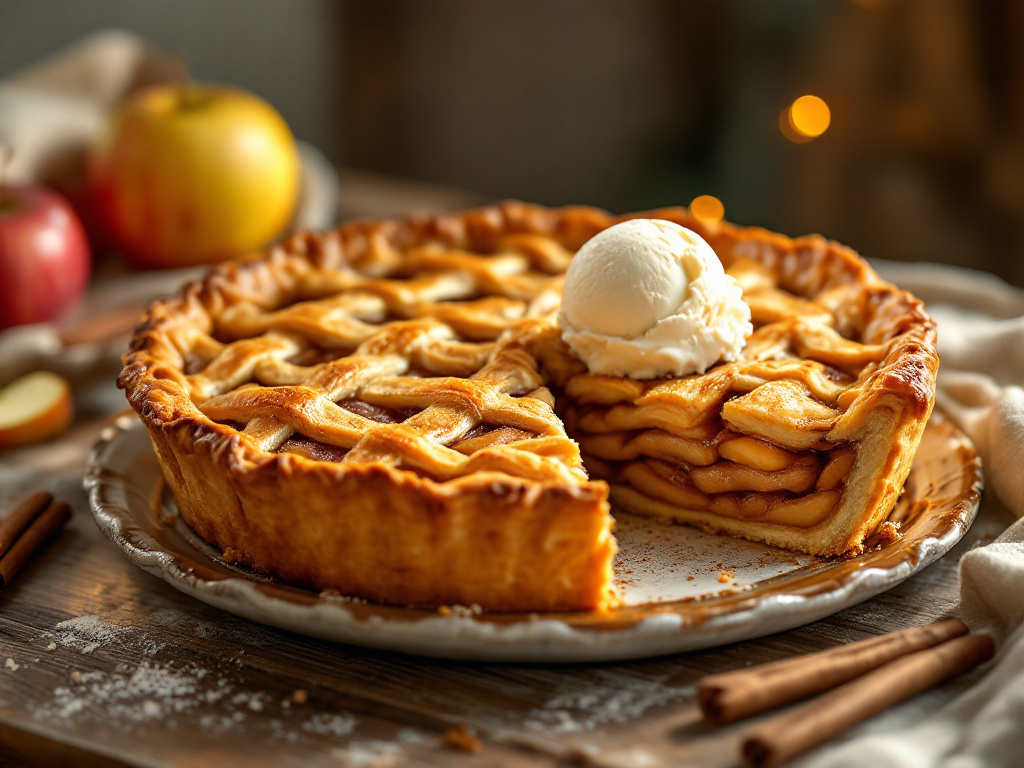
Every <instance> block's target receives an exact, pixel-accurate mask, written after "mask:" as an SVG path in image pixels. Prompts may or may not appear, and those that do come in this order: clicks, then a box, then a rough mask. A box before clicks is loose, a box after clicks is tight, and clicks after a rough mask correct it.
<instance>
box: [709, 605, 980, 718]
mask: <svg viewBox="0 0 1024 768" xmlns="http://www.w3.org/2000/svg"><path fill="white" fill-rule="evenodd" d="M965 634H967V626H966V625H965V624H964V623H963V622H962V621H960V620H959V619H944V620H942V621H936V622H934V623H932V624H927V625H925V626H923V627H910V628H908V629H903V630H900V631H898V632H891V633H889V634H887V635H881V636H880V637H873V638H871V639H869V640H862V641H860V642H857V643H851V644H849V645H843V646H840V647H838V648H831V649H829V650H827V651H819V652H817V653H810V654H807V655H805V656H799V657H797V658H793V659H785V660H782V661H776V662H771V663H769V664H762V665H760V666H757V667H752V668H750V669H739V670H735V671H733V672H725V673H723V674H720V675H711V676H710V677H706V678H704V679H703V680H702V681H701V683H700V686H699V687H698V689H697V697H698V700H699V702H700V707H701V710H702V712H703V713H704V719H705V721H707V722H709V723H711V724H713V725H724V724H725V723H731V722H734V721H736V720H741V719H742V718H744V717H749V716H751V715H756V714H760V713H761V712H768V711H770V710H772V709H777V708H778V707H781V706H783V705H785V704H791V703H792V702H794V701H800V700H801V699H805V698H807V697H808V696H811V695H813V694H815V693H820V692H821V691H824V690H827V689H829V688H834V687H835V686H837V685H841V684H843V683H846V682H849V681H850V680H853V679H854V678H856V677H860V676H861V675H863V674H865V673H866V672H870V671H871V670H873V669H877V668H878V667H880V666H882V665H883V664H885V663H887V662H890V661H892V660H893V659H895V658H899V657H900V656H906V655H907V654H909V653H914V652H915V651H920V650H924V649H925V648H931V647H933V646H936V645H939V644H940V643H944V642H946V641H947V640H951V639H953V638H954V637H959V636H960V635H965Z"/></svg>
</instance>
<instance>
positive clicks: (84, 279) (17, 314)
mask: <svg viewBox="0 0 1024 768" xmlns="http://www.w3.org/2000/svg"><path fill="white" fill-rule="evenodd" d="M91 263H92V260H91V257H90V253H89V241H88V240H87V239H86V236H85V230H84V229H83V228H82V222H81V221H79V219H78V216H77V215H76V214H75V212H74V210H73V209H72V208H71V206H70V205H68V203H67V202H66V201H65V200H64V198H62V197H61V196H60V195H58V194H57V193H56V192H51V191H50V190H48V189H44V188H42V187H28V186H0V330H2V329H4V328H7V327H9V326H12V325H23V324H25V323H42V322H46V321H48V320H53V319H55V318H57V317H59V316H60V315H62V314H64V313H65V312H67V311H68V310H70V309H71V308H72V307H73V306H74V305H75V303H76V302H77V301H78V299H79V298H80V297H81V295H82V294H83V293H84V292H85V288H86V286H87V284H88V282H89V270H90V267H91Z"/></svg>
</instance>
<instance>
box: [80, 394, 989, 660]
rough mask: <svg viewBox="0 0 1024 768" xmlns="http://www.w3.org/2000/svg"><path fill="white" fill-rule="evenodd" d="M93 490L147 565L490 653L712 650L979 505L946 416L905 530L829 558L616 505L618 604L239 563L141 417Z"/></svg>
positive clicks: (320, 620) (869, 590) (794, 615)
mask: <svg viewBox="0 0 1024 768" xmlns="http://www.w3.org/2000/svg"><path fill="white" fill-rule="evenodd" d="M85 488H86V490H87V491H88V493H89V500H90V505H91V507H92V511H93V516H94V518H95V519H96V523H97V524H98V525H99V527H100V528H101V529H102V530H103V532H104V533H106V534H107V536H109V537H110V539H111V541H113V542H114V544H115V545H117V547H118V548H119V549H121V551H122V552H124V554H125V555H126V556H127V557H128V559H129V560H131V561H132V562H133V563H135V564H136V565H138V566H140V567H141V568H143V569H145V570H147V571H149V572H150V573H152V574H154V575H156V576H159V577H160V578H162V579H164V580H165V581H167V582H168V583H169V584H171V585H172V586H174V587H176V588H177V589H180V590H181V591H182V592H185V593H186V594H189V595H192V596H193V597H195V598H197V599H199V600H202V601H203V602H205V603H209V604H210V605H213V606H216V607H218V608H222V609H223V610H226V611H230V612H231V613H234V614H237V615H239V616H244V617H245V618H247V619H251V620H252V621H257V622H261V623H264V624H270V625H273V626H276V627H282V628H284V629H289V630H291V631H294V632H299V633H302V634H307V635H312V636H314V637H319V638H323V639H326V640H334V641H338V642H343V643H351V644H354V645H362V646H367V647H372V648H381V649H386V650H394V651H402V652H405V653H413V654H420V655H425V656H440V657H446V658H454V659H466V660H481V661H530V662H562V661H612V660H617V659H632V658H642V657H648V656H658V655H662V654H668V653H678V652H682V651H690V650H695V649H699V648H709V647H712V646H716V645H722V644H725V643H732V642H736V641H739V640H748V639H751V638H754V637H761V636H763V635H768V634H772V633H774V632H780V631H783V630H786V629H792V628H793V627H797V626H800V625H802V624H807V623H809V622H812V621H816V620H817V619H820V618H823V617H825V616H828V615H830V614H832V613H835V612H836V611H839V610H841V609H843V608H846V607H848V606H851V605H856V604H857V603H859V602H862V601H864V600H866V599H868V598H870V597H873V596H874V595H877V594H879V593H880V592H883V591H885V590H887V589H890V588H892V587H894V586H895V585H897V584H899V583H900V582H902V581H904V580H905V579H907V578H908V577H909V576H911V575H912V574H914V573H916V572H917V571H919V570H921V569H922V568H924V567H925V566H926V565H928V564H929V563H931V562H933V561H934V560H936V559H937V558H938V557H940V556H941V555H942V554H944V553H945V552H947V551H948V550H949V549H950V548H951V547H952V546H953V545H954V544H955V543H956V542H957V541H959V539H960V538H961V537H962V536H963V534H964V533H965V532H966V530H967V528H968V527H969V526H970V524H971V522H972V521H973V519H974V516H975V514H976V513H977V509H978V503H979V499H980V492H981V468H980V464H979V462H978V459H977V455H976V453H975V451H974V448H973V446H972V445H971V443H970V442H969V441H968V439H967V438H966V437H965V436H964V435H963V434H962V433H961V432H960V431H959V430H957V429H956V427H954V426H953V425H952V424H951V423H950V422H949V421H948V420H946V419H943V418H941V417H940V416H938V415H937V414H936V415H935V416H933V418H932V421H931V423H930V424H929V425H928V428H927V430H926V431H925V435H924V439H923V441H922V444H921V447H920V449H919V451H918V454H917V457H916V458H915V461H914V465H913V468H912V469H911V473H910V477H909V479H908V480H907V485H906V487H905V489H904V492H903V495H902V496H901V498H900V501H899V503H898V504H897V505H896V508H895V509H894V510H893V513H892V515H890V519H891V520H893V521H898V522H899V523H900V525H901V528H902V534H903V535H902V536H901V538H899V539H898V540H897V541H895V542H891V543H888V544H885V545H879V546H875V547H872V548H870V549H868V550H867V551H866V552H865V553H864V554H862V555H860V556H858V557H855V558H850V559H822V558H815V557H810V556H806V555H794V554H793V553H792V552H786V551H784V550H779V549H775V548H773V547H768V546H765V545H763V544H753V543H751V542H747V541H741V540H738V539H733V538H729V537H724V536H714V535H709V534H705V533H702V532H700V531H697V530H694V529H691V528H687V527H685V526H672V525H664V524H660V523H656V522H654V521H651V520H646V519H643V518H639V517H635V516H633V515H627V514H622V513H617V514H616V518H617V520H618V526H617V528H616V537H617V538H618V540H619V544H620V546H621V552H620V554H619V556H618V558H617V560H616V566H615V570H616V574H617V575H618V586H619V588H620V590H621V592H622V594H623V596H624V603H625V604H624V605H623V606H622V607H621V608H619V609H617V610H613V611H609V612H603V613H602V612H583V613H559V614H487V613H480V612H479V610H478V609H475V608H474V607H472V606H470V607H458V606H457V607H455V609H454V610H453V611H451V612H450V613H449V612H447V611H446V612H445V613H444V615H442V613H440V612H438V611H428V610H417V609H411V608H400V607H393V606H385V605H377V604H372V603H366V602H364V601H360V600H353V599H347V598H344V597H339V596H332V595H327V594H322V593H319V594H318V593H317V592H314V591H310V590H306V589H301V588H298V587H293V586H289V585H286V584H282V583H279V582H277V581H275V580H274V579H272V578H269V577H266V576H263V575H260V574H257V573H254V572H252V571H249V570H247V569H244V568H239V567H236V566H232V565H228V564H227V563H225V562H224V561H223V559H222V558H221V557H220V553H219V552H218V551H217V550H216V549H215V548H213V547H211V546H209V545H208V544H207V543H206V542H204V541H203V540H202V539H200V538H199V537H198V536H197V535H196V534H195V533H194V532H193V531H192V530H191V529H190V528H189V527H188V526H187V525H186V524H185V523H184V522H182V520H181V519H180V518H179V517H178V511H177V507H176V505H175V502H174V498H173V497H172V496H171V495H170V493H169V492H168V491H167V490H166V489H165V487H164V483H163V479H162V477H161V474H160V468H159V465H158V464H157V460H156V456H155V454H154V453H153V450H152V447H151V446H150V443H149V438H148V435H147V433H146V431H145V429H144V428H143V426H142V424H141V423H140V422H139V421H138V420H137V419H136V418H135V417H134V416H124V417H121V418H119V419H118V420H117V421H116V422H115V423H114V424H113V425H112V426H110V427H108V428H107V429H106V430H105V431H104V433H103V435H102V436H101V438H100V441H99V442H98V443H97V445H96V447H95V448H94V450H93V453H92V456H91V457H90V460H89V462H88V465H87V468H86V473H85Z"/></svg>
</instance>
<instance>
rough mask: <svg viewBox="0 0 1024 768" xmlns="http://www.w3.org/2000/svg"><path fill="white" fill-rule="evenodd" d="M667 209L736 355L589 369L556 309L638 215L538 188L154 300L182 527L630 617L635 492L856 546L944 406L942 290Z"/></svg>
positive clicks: (714, 525)
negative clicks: (701, 268) (551, 198)
mask: <svg viewBox="0 0 1024 768" xmlns="http://www.w3.org/2000/svg"><path fill="white" fill-rule="evenodd" d="M634 216H644V217H650V218H663V219H667V220H670V221H674V222H677V223H679V224H681V225H683V226H686V227H688V228H690V229H692V230H694V231H696V232H698V233H699V234H700V235H701V236H703V237H704V238H705V239H706V240H707V241H708V242H709V243H710V244H711V245H712V247H713V248H714V249H715V251H716V252H717V254H718V256H719V257H720V259H721V261H722V262H723V264H724V266H725V267H726V270H727V272H728V273H729V274H731V275H733V277H735V278H736V279H737V280H738V281H739V282H740V284H741V285H742V288H743V297H744V300H745V301H746V302H747V303H748V304H749V306H750V309H751V315H752V322H753V325H754V329H755V330H754V333H753V335H752V336H751V337H750V338H749V340H748V341H747V344H746V347H745V348H744V349H743V351H742V355H741V356H740V358H739V359H738V360H735V361H733V362H729V363H721V364H718V365H716V366H714V367H712V368H710V369H709V370H708V371H707V372H706V373H703V374H700V375H692V376H684V377H680V378H674V379H658V380H652V381H636V380H633V379H628V378H617V377H609V376H602V375H597V374H593V373H589V372H588V371H587V368H586V366H585V365H584V364H583V363H582V362H580V361H579V360H578V359H576V358H575V357H574V356H573V355H572V353H571V352H570V351H569V349H568V347H566V345H565V344H564V343H563V341H562V339H561V334H560V331H559V328H558V325H557V322H556V320H555V318H556V315H557V312H558V309H559V306H560V298H561V288H562V284H563V279H564V278H563V276H564V273H565V271H566V269H567V267H568V265H569V263H570V260H571V259H572V256H573V254H574V253H575V252H576V250H577V249H579V247H580V246H581V245H582V244H583V243H584V242H586V241H587V240H589V239H590V238H591V237H592V236H594V235H595V234H597V233H598V232H600V231H602V230H604V229H606V228H607V227H609V226H611V225H612V224H614V223H616V222H618V221H621V220H623V219H624V218H630V217H614V216H611V215H609V214H606V213H604V212H601V211H598V210H594V209H589V208H565V209H559V210H551V209H545V208H541V207H538V206H532V205H526V204H522V203H506V204H503V205H500V206H495V207H490V208H485V209H480V210H474V211H469V212H464V213H459V214H436V215H414V216H409V217H406V218H402V219H395V220H389V221H380V222H356V223H351V224H346V225H344V226H341V227H339V228H338V229H336V230H334V231H332V232H329V233H326V234H309V233H301V234H298V235H295V236H293V237H291V238H290V239H288V240H286V241H285V242H283V243H281V244H280V245H278V246H275V247H274V248H272V249H271V250H270V251H269V252H268V253H266V254H263V255H258V256H254V257H252V258H248V259H244V260H240V261H236V262H232V263H229V264H225V265H222V266H220V267H217V268H215V269H214V270H212V271H211V272H210V273H209V274H208V276H207V277H206V278H205V279H204V280H202V281H200V282H195V283H191V284H189V285H186V286H185V287H184V288H183V289H182V290H181V291H180V292H179V293H178V295H176V296H174V297H172V298H169V299H165V300H162V301H159V302H157V303H156V304H154V305H153V306H152V307H151V308H150V310H149V311H148V313H147V314H146V316H145V317H144V319H143V321H142V322H141V324H140V325H139V326H138V328H137V329H136V332H135V335H134V338H133V340H132V344H131V348H130V350H129V352H128V353H127V354H126V356H125V359H124V363H125V367H124V370H123V371H122V373H121V376H120V378H119V382H118V383H119V386H121V387H122V388H123V389H124V390H125V391H126V394H127V396H128V399H129V401H130V402H131V404H132V406H133V407H134V409H135V410H136V411H137V412H138V414H139V415H140V417H141V418H142V420H143V422H144V423H145V425H146V427H147V428H148V429H149V432H150V434H151V436H152V440H153V444H154V447H155V449H156V453H157V456H158V458H159V461H160V463H161V465H162V468H163V471H164V475H165V478H166V480H167V483H168V485H169V487H170V489H171V490H172V492H173V493H174V495H175V498H176V499H177V502H178V505H179V508H180V510H181V514H182V517H183V519H184V520H185V521H186V522H187V523H188V524H189V525H191V526H192V527H193V528H194V529H195V530H196V531H197V532H198V533H199V535H201V536H202V537H203V538H205V539H206V540H208V541H210V542H211V543H213V544H214V545H216V546H217V547H219V548H220V549H221V550H223V552H224V557H225V559H226V560H228V561H231V562H237V563H239V564H243V565H246V566H249V567H251V568H254V569H256V570H258V571H262V572H265V573H269V574H272V575H274V576H276V577H278V578H280V579H283V580H285V581H288V582H294V583H297V584H302V585H308V586H312V587H315V588H319V589H332V590H337V591H339V592H341V593H343V594H346V595H351V596H357V597H361V598H367V599H370V600H375V601H380V602H384V603H391V604H400V605H415V606H438V605H446V604H464V605H470V604H477V605H479V606H482V607H483V608H485V609H487V610H496V611H554V610H582V609H603V608H608V607H610V606H612V605H614V604H615V602H616V597H615V593H614V589H613V572H612V560H613V557H614V555H615V552H616V544H615V539H614V537H613V535H612V527H613V519H612V517H611V514H610V510H609V503H608V499H609V494H610V498H611V500H612V501H613V502H614V503H615V504H616V506H617V507H621V508H623V509H628V510H631V511H634V512H637V513H640V514H643V515H649V516H652V517H657V518H661V519H664V520H667V521H672V522H682V523H689V524H693V525H697V526H700V527H702V528H705V529H708V530H713V531H720V532H724V533H727V534H732V535H735V536H741V537H745V538H748V539H752V540H756V541H763V542H766V543H769V544H774V545H779V546H783V547H788V548H791V549H794V550H799V551H802V552H808V553H812V554H816V555H825V556H831V555H843V554H846V553H856V552H859V551H861V549H862V548H863V547H864V545H865V540H866V539H867V538H868V537H869V536H870V535H871V534H872V533H873V532H874V531H875V530H876V529H877V528H878V527H879V525H880V524H881V523H882V522H883V521H884V520H885V518H886V517H887V515H888V513H889V511H890V510H891V509H892V506H893V504H894V503H895V500H896V497H897V495H898V494H899V492H900V489H901V487H902V484H903V482H904V480H905V478H906V475H907V472H908V471H909V467H910V462H911V460H912V458H913V455H914V452H915V449H916V447H917V444H918V442H919V440H920V438H921V434H922V431H923V429H924V425H925V422H926V420H927V418H928V415H929V413H930V411H931V407H932V403H933V400H934V387H935V373H936V369H937V365H938V357H937V355H936V352H935V329H934V325H933V323H932V322H931V320H930V319H929V318H928V316H927V315H926V314H925V312H924V310H923V307H922V305H921V303H920V302H919V301H918V300H917V299H915V298H914V297H912V296H910V295H909V294H907V293H905V292H903V291H900V290H898V289H897V288H895V287H894V286H892V285H890V284H888V283H886V282H884V281H882V280H881V279H880V278H879V277H878V276H877V275H876V274H875V273H874V271H872V269H871V268H870V267H869V266H868V265H867V264H866V263H865V262H864V261H863V260H861V259H860V258H859V257H858V256H856V254H854V253H853V252H852V251H850V250H848V249H846V248H844V247H843V246H840V245H838V244H835V243H832V242H829V241H826V240H824V239H822V238H819V237H805V238H799V239H795V240H792V239H789V238H786V237H783V236H781V235H776V234H772V233H769V232H766V231H764V230H761V229H754V228H741V227H737V226H733V225H730V224H726V223H715V224H702V223H701V222H700V221H698V220H696V219H695V218H693V217H691V216H690V215H689V214H688V212H687V211H686V210H685V209H681V208H676V209H666V210H661V211H654V212H647V213H644V214H634Z"/></svg>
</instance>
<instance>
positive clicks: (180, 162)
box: [88, 83, 300, 268]
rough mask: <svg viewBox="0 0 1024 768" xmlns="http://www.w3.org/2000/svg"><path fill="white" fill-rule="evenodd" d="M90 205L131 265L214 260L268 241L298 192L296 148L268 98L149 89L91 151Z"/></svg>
mask: <svg viewBox="0 0 1024 768" xmlns="http://www.w3.org/2000/svg"><path fill="white" fill-rule="evenodd" d="M88 159H89V162H88V170H89V184H90V196H91V199H92V206H93V210H95V211H96V213H97V214H98V217H99V219H100V224H101V227H102V228H103V230H104V231H105V234H106V236H107V237H108V238H109V239H110V240H111V242H112V243H113V244H114V245H115V246H116V247H118V248H119V249H120V250H122V251H123V252H124V253H125V255H126V256H128V258H129V259H130V260H131V261H132V263H133V264H135V265H136V266H139V267H156V268H160V267H181V266H188V265H194V264H203V263H209V262H215V261H221V260H224V259H228V258H231V257H233V256H239V255H241V254H244V253H246V252H247V251H250V250H253V249H256V248H259V247H261V246H263V245H266V244H267V243H268V242H269V241H271V240H272V239H273V238H275V237H277V236H279V235H281V234H282V232H283V231H284V230H285V228H286V227H287V226H288V224H289V222H290V221H291V218H292V215H293V213H294V212H295V208H296V204H297V202H298V197H299V181H300V165H299V154H298V149H297V148H296V145H295V140H294V138H293V137H292V134H291V131H290V130H289V129H288V125H287V123H285V121H284V118H282V117H281V115H280V114H278V112H277V111H276V110H275V109H274V108H273V107H271V106H270V105H269V104H268V103H267V102H265V101H263V100H262V99H260V98H258V97H256V96H253V95H252V94H250V93H246V92H245V91H241V90H239V89H237V88H229V87H226V86H215V85H202V84H197V83H186V84H177V85H161V86H153V87H150V88H147V89H145V90H143V91H140V92H139V93H137V94H135V95H133V96H132V97H131V98H129V99H128V100H127V101H126V102H124V103H123V104H121V105H120V106H119V107H118V108H117V109H116V110H115V111H114V112H113V114H112V115H111V117H110V121H109V123H108V125H107V127H106V130H105V131H104V132H103V133H102V135H101V136H100V137H99V138H98V139H97V141H96V142H95V143H94V145H93V146H92V147H91V149H90V152H89V158H88Z"/></svg>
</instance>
